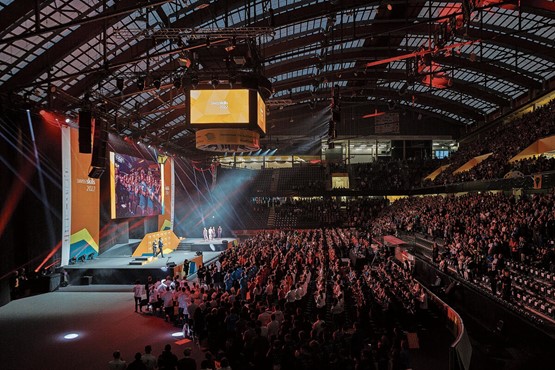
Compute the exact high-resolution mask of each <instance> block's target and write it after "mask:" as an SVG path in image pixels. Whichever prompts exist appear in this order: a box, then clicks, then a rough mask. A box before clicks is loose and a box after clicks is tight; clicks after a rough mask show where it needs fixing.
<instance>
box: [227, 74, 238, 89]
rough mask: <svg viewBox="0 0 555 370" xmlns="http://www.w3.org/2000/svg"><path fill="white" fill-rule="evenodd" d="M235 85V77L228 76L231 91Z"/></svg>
mask: <svg viewBox="0 0 555 370" xmlns="http://www.w3.org/2000/svg"><path fill="white" fill-rule="evenodd" d="M236 83H237V77H236V76H235V75H231V76H229V87H231V88H232V89H233V85H235V84H236Z"/></svg>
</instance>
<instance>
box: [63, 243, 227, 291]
mask: <svg viewBox="0 0 555 370" xmlns="http://www.w3.org/2000/svg"><path fill="white" fill-rule="evenodd" d="M234 240H235V238H221V239H214V240H211V241H205V240H203V239H202V238H188V239H185V240H182V241H181V243H180V244H179V246H178V248H177V249H176V250H174V251H172V252H170V253H167V252H166V251H164V258H162V257H160V256H158V257H155V258H152V257H150V258H145V261H143V262H142V264H130V263H132V262H135V261H136V258H134V257H132V256H131V255H132V253H133V251H134V249H135V248H136V246H137V245H138V243H139V242H140V240H130V241H129V243H127V244H117V245H115V246H113V247H112V248H110V249H109V250H107V251H106V252H104V253H102V254H100V255H99V256H98V257H97V258H95V259H93V260H86V261H84V262H77V263H75V264H73V265H67V266H63V268H64V269H65V270H66V271H67V272H68V274H69V283H70V284H71V285H88V284H133V283H134V282H135V280H139V281H141V282H143V283H144V282H146V278H147V276H148V275H152V277H153V278H154V279H157V278H165V277H166V276H167V275H173V274H174V268H173V267H171V266H170V267H168V265H169V264H172V263H174V264H175V265H176V266H181V265H183V261H184V260H185V259H188V260H189V261H190V260H192V259H193V258H195V257H197V256H198V254H197V253H199V252H202V261H203V263H204V264H206V263H210V262H211V261H214V260H215V259H216V258H217V257H218V256H219V255H220V253H221V252H222V251H224V250H225V247H227V242H233V241H234ZM224 241H225V242H226V243H225V244H224V243H223V242H224ZM224 245H225V246H224ZM89 277H90V278H89Z"/></svg>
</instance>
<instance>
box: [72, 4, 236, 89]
mask: <svg viewBox="0 0 555 370" xmlns="http://www.w3.org/2000/svg"><path fill="white" fill-rule="evenodd" d="M215 4H216V5H217V4H218V3H215ZM242 5H244V1H243V0H228V1H227V5H226V7H223V6H222V7H216V9H215V10H214V9H211V8H212V7H215V6H214V5H211V6H208V7H206V8H203V9H199V10H196V11H194V12H193V13H192V14H190V15H188V16H186V17H183V18H180V19H178V20H176V21H175V22H173V23H172V24H171V25H170V26H171V27H173V28H193V27H196V26H199V25H201V24H202V23H204V22H206V21H208V20H210V19H214V18H215V17H217V16H219V15H221V14H224V12H225V9H226V8H227V9H229V10H233V9H234V8H237V7H240V6H242ZM153 42H154V40H151V39H143V40H141V41H139V42H138V43H137V44H135V45H133V47H131V48H128V49H126V50H125V51H123V52H122V53H120V54H118V55H117V56H115V57H113V58H112V59H110V60H108V63H107V66H106V67H107V69H108V70H111V66H112V65H122V64H125V63H126V61H129V60H137V58H140V59H147V57H143V55H144V54H145V53H146V52H147V51H148V50H149V49H151V48H152V47H153V45H154V44H153ZM104 76H105V72H103V71H98V72H95V73H91V74H88V75H87V76H86V77H85V78H83V79H82V80H80V81H79V82H78V83H76V84H75V85H74V86H72V87H70V88H69V89H68V91H67V92H68V94H70V95H73V96H79V95H81V94H82V93H83V92H84V91H86V90H88V89H89V88H91V86H93V85H94V84H95V83H97V82H98V81H99V80H101V79H102V78H103V77H104Z"/></svg>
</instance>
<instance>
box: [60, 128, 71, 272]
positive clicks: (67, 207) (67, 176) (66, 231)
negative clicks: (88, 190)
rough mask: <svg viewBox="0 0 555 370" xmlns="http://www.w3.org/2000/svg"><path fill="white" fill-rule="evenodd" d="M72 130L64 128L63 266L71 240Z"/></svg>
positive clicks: (65, 262) (66, 262)
mask: <svg viewBox="0 0 555 370" xmlns="http://www.w3.org/2000/svg"><path fill="white" fill-rule="evenodd" d="M71 130H72V129H71V128H70V127H69V126H63V127H62V189H63V190H62V258H61V264H62V265H67V264H68V263H69V249H70V238H71Z"/></svg>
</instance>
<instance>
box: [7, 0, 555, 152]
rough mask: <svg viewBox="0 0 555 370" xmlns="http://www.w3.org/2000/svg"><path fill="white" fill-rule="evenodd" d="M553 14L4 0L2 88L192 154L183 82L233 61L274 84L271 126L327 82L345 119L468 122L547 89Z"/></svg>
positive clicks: (511, 9)
mask: <svg viewBox="0 0 555 370" xmlns="http://www.w3.org/2000/svg"><path fill="white" fill-rule="evenodd" d="M554 17H555V3H553V2H552V1H546V0H532V1H499V0H465V1H454V2H448V1H416V0H398V1H361V0H349V1H347V0H320V1H316V0H313V1H309V0H270V1H248V0H242V1H238V0H227V1H226V0H212V1H195V0H191V1H184V0H171V1H155V0H151V1H131V0H119V1H114V0H104V1H92V0H71V1H70V0H37V1H9V0H7V1H6V0H4V1H2V2H1V4H0V19H2V23H3V24H4V25H7V27H4V28H3V30H1V31H0V91H1V92H2V93H3V95H6V96H8V97H9V96H10V94H12V96H13V94H16V95H17V96H19V97H20V98H22V99H26V100H30V101H32V102H34V103H36V104H38V105H41V106H45V107H49V108H51V109H58V110H60V111H63V112H65V113H67V114H74V115H75V114H76V113H77V111H78V110H79V109H80V108H81V107H83V106H92V108H93V109H94V110H95V112H96V114H97V115H98V116H104V117H105V118H106V121H107V122H108V123H109V125H110V128H111V130H112V131H114V132H117V133H118V134H120V135H122V136H130V137H135V138H138V137H141V138H142V139H143V140H144V141H145V142H151V143H153V144H156V145H161V144H164V145H167V146H168V147H171V148H174V149H179V150H181V151H182V153H188V154H190V155H192V156H194V155H198V153H196V150H195V149H194V145H193V144H194V132H193V131H192V130H191V129H188V128H187V127H186V126H185V124H184V122H185V119H184V94H183V92H184V91H185V90H186V89H188V88H189V87H190V86H191V84H194V85H196V83H197V81H198V84H199V86H203V85H206V86H207V87H208V86H209V85H210V83H211V81H213V80H217V81H218V83H219V84H220V86H223V85H226V86H229V83H230V81H231V82H234V81H235V80H237V82H236V84H237V83H238V84H240V81H241V75H243V74H253V73H254V74H260V75H263V76H265V77H266V78H268V79H269V80H270V81H271V82H272V84H273V94H272V95H271V97H270V98H269V99H268V104H269V107H270V109H269V111H270V115H269V117H268V120H269V123H268V127H270V131H269V134H270V135H271V134H272V130H275V132H276V133H277V132H279V134H280V135H284V136H286V135H288V134H290V135H299V134H300V135H302V133H303V132H304V131H305V130H306V127H303V126H302V123H303V122H301V121H302V120H293V119H291V117H293V116H296V115H297V114H300V113H303V114H306V112H307V111H308V110H311V109H312V110H314V111H316V112H322V111H324V110H326V109H327V107H328V106H329V104H330V98H331V95H332V93H331V91H332V87H337V88H339V91H340V96H341V99H340V100H341V104H342V107H345V109H344V110H343V111H344V112H345V114H344V119H347V118H345V116H346V115H347V114H350V115H353V117H354V116H355V115H356V116H357V117H359V116H360V115H361V114H364V113H367V112H372V111H375V109H392V110H397V111H402V112H404V113H405V114H406V112H410V113H411V114H413V113H417V114H418V115H419V117H422V114H424V115H425V116H426V117H431V118H433V119H435V120H440V121H442V122H444V123H447V124H452V125H457V126H465V125H468V124H475V123H481V122H488V121H492V120H493V119H495V118H496V117H498V116H499V115H500V114H502V113H505V112H507V111H508V110H510V109H512V108H514V107H515V102H516V101H517V100H518V101H519V102H522V101H523V100H525V101H527V100H530V99H532V98H534V97H535V96H537V95H538V94H540V93H544V92H546V91H547V90H550V89H551V86H553V84H551V82H552V80H553V77H554V76H555V48H554V46H555V45H554V44H555V42H554V40H555V20H554ZM232 49H233V50H232ZM180 58H181V63H180ZM183 60H189V61H191V63H192V64H191V65H190V66H189V67H188V68H185V67H183V64H184V63H183ZM139 78H142V79H144V81H145V85H144V88H143V89H142V90H141V89H140V88H139V87H138V86H137V80H138V79H139ZM118 79H119V83H120V84H121V83H123V88H122V89H121V90H120V88H119V87H122V86H119V87H118ZM176 81H177V82H176ZM388 106H389V108H387V107H388ZM347 112H348V113H347ZM353 119H354V118H353ZM355 134H356V132H355Z"/></svg>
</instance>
